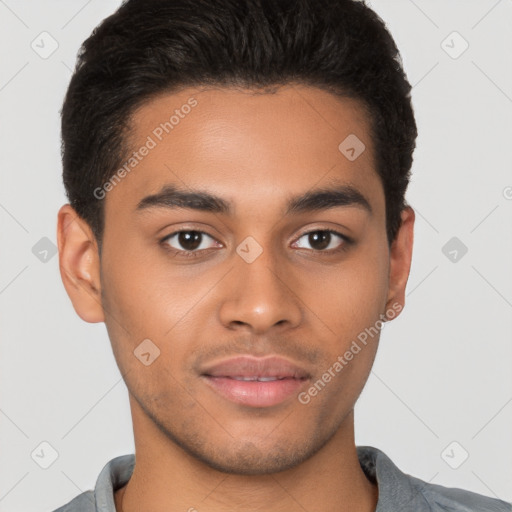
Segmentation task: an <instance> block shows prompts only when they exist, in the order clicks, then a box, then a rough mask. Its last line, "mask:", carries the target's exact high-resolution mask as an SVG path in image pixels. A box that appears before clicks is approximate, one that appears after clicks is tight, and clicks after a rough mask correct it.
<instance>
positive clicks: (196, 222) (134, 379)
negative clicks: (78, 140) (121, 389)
mask: <svg viewBox="0 0 512 512" xmlns="http://www.w3.org/2000/svg"><path fill="white" fill-rule="evenodd" d="M173 114H174V118H172V117H171V116H172V115H173ZM166 122H167V125H166V124H165V123H166ZM132 126H133V134H132V137H131V141H130V143H131V145H132V148H133V151H135V152H136V155H132V158H133V160H132V161H129V163H128V165H127V166H126V167H125V172H124V173H123V172H121V173H118V176H117V178H118V179H115V180H114V179H113V180H111V182H110V183H109V184H106V186H105V187H103V188H102V192H98V195H104V197H103V199H101V200H103V201H104V208H105V230H104V235H103V245H102V253H101V258H99V257H97V255H96V253H91V254H92V255H91V257H90V258H89V259H87V263H86V262H84V263H83V265H84V267H82V270H83V269H84V268H86V267H85V266H86V265H89V267H87V272H85V271H84V274H83V275H84V276H85V278H84V279H85V281H86V282H87V283H88V284H89V285H90V286H91V290H92V289H93V288H94V291H90V293H89V296H90V295H91V293H92V294H95V293H96V294H97V295H98V298H99V300H98V301H92V302H91V301H90V302H87V300H88V299H87V298H82V299H79V298H75V299H74V300H73V302H74V305H75V309H76V310H77V312H78V313H79V314H80V315H81V316H82V318H84V319H86V320H88V321H102V320H104V321H105V323H106V326H107V329H108V334H109V337H110V339H111V342H112V347H113V351H114V355H115V357H116V361H117V364H118V366H119V368H120V370H121V373H122V374H123V375H124V378H125V382H126V384H127V387H128V390H129V392H130V394H131V399H132V401H133V404H134V405H135V407H133V408H132V414H133V415H136V416H140V418H141V419H142V418H144V421H145V422H146V423H147V422H150V423H151V424H152V425H156V426H157V427H158V429H159V432H161V433H162V434H163V435H164V436H165V439H166V440H168V441H169V442H171V443H173V444H174V445H178V446H179V447H181V448H182V449H184V450H185V452H187V453H188V454H191V455H193V456H194V457H195V458H196V459H199V460H201V461H203V462H205V463H207V464H208V465H209V466H211V467H214V468H217V469H220V470H222V471H226V472H234V473H240V474H263V473H269V472H275V471H280V470H283V469H286V468H290V467H293V466H296V465H297V464H299V463H301V462H303V461H305V460H307V459H308V458H310V457H311V456H312V455H313V454H315V453H317V452H318V451H319V450H320V449H322V448H323V447H324V446H325V445H326V444H327V443H328V442H329V441H330V440H331V439H333V438H334V437H335V436H336V435H337V433H339V432H341V431H342V430H343V429H344V428H346V425H347V422H349V421H352V416H351V412H352V409H353V407H354V404H355V402H356V400H357V398H358V396H359V394H360V392H361V390H362V388H363V386H364V384H365V382H366V380H367V377H368V374H369V372H370V369H371V366H372V363H373V360H374V357H375V353H376V350H377V345H378V339H379V334H378V333H377V334H375V332H376V330H378V328H379V327H380V326H382V323H383V322H382V320H383V318H384V315H386V314H388V316H389V313H390V311H391V312H392V316H397V315H398V313H399V311H400V309H401V307H402V303H403V290H404V288H405V284H406V280H407V275H408V272H409V264H410V252H411V251H410V250H411V243H412V237H411V229H412V226H411V224H410V222H409V221H406V222H405V223H404V226H403V227H402V234H401V235H400V236H401V237H402V238H400V237H399V239H398V241H397V242H396V244H395V245H394V246H393V247H394V249H393V248H392V249H391V251H390V247H389V246H388V241H387V238H386V224H385V197H384V192H383V187H382V183H381V181H380V178H379V177H378V175H377V173H376V170H375V154H374V149H373V145H372V141H371V138H370V125H369V119H368V118H367V116H366V114H365V111H364V110H363V108H362V107H361V105H360V104H359V103H358V102H357V101H356V100H351V99H341V98H338V97H335V96H333V95H331V94H329V93H327V92H324V91H321V90H319V89H316V88H312V87H305V86H293V87H292V86H288V87H282V88H279V89H278V90H277V92H275V93H274V94H255V93H254V92H253V91H235V90H231V89H202V90H198V89H184V90H182V91H180V92H179V93H175V94H172V95H163V96H160V97H158V98H154V99H153V100H151V101H150V102H147V103H145V104H144V105H143V106H141V107H140V108H139V109H138V110H137V111H136V112H135V114H134V116H133V119H132ZM347 137H350V138H349V139H347ZM354 137H357V139H355V138H354ZM345 139H347V140H348V142H346V143H344V144H345V145H343V144H342V147H341V149H340V148H339V146H340V144H341V143H343V141H345ZM361 143H362V144H364V150H363V151H362V152H361V149H362V148H363V146H362V145H361ZM144 147H145V148H146V150H144V149H142V148H144ZM350 148H353V150H351V149H350ZM129 156H130V155H129ZM129 156H128V157H127V160H128V158H129ZM354 157H355V158H354ZM103 191H104V192H103ZM197 194H199V195H197ZM406 220H407V219H406ZM409 220H410V217H409ZM64 224H65V223H63V225H64ZM404 230H407V234H408V238H407V236H406V235H404ZM62 231H65V228H63V229H62ZM84 232H85V231H84ZM77 236H78V235H77ZM64 239H65V235H64V234H63V235H61V241H60V242H59V243H60V248H61V253H62V255H63V256H62V258H63V259H62V261H61V267H66V265H67V264H69V266H70V267H73V264H74V263H72V262H71V259H70V260H69V261H68V262H67V261H66V260H65V256H64V253H65V252H66V249H65V245H66V244H65V242H64V241H63V240H64ZM91 250H92V249H91ZM393 251H395V252H393ZM95 258H97V259H95ZM75 260H76V258H75ZM95 262H97V266H95V265H96V263H95ZM73 268H74V267H73ZM72 273H73V272H72V271H70V272H65V274H66V275H67V276H68V277H69V274H72ZM63 276H64V274H63ZM87 279H90V281H87ZM95 279H97V280H96V281H95ZM92 282H95V284H91V283H92ZM78 288H80V287H78ZM82 288H83V286H82ZM68 291H69V288H68ZM79 293H81V292H80V291H77V290H75V291H72V292H70V295H71V296H72V298H73V296H74V294H75V295H76V294H79ZM376 328H377V329H376ZM369 332H370V333H371V334H368V333H369ZM365 333H366V334H365ZM356 347H358V348H356ZM136 421H137V418H135V417H134V423H135V422H136Z"/></svg>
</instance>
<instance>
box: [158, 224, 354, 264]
mask: <svg viewBox="0 0 512 512" xmlns="http://www.w3.org/2000/svg"><path fill="white" fill-rule="evenodd" d="M192 231H193V232H196V233H200V234H202V235H206V236H208V237H210V238H212V239H213V240H215V241H217V240H216V239H215V237H213V236H211V235H210V234H208V233H206V232H205V231H200V230H198V229H181V230H179V231H174V232H173V233H171V234H169V235H167V236H165V237H164V238H162V240H160V243H161V244H162V245H163V246H164V249H165V250H167V251H169V252H171V253H173V254H174V255H175V256H180V257H185V258H197V257H199V256H201V253H202V252H203V251H208V250H209V249H201V250H199V251H198V250H194V251H180V250H178V249H174V248H173V247H171V246H170V245H169V244H166V243H165V242H167V241H168V240H170V239H171V238H172V237H173V236H175V235H178V234H180V233H188V232H192ZM319 232H325V233H331V234H333V235H337V236H339V237H340V238H341V239H342V240H343V243H342V244H341V246H340V247H338V248H337V249H330V250H328V251H326V250H315V249H306V250H308V251H313V252H316V253H319V254H326V255H327V256H329V255H333V254H338V253H340V252H344V251H346V250H347V249H348V247H349V246H350V245H352V244H353V243H354V240H353V239H352V238H349V237H348V236H346V235H343V234H341V233H339V232H338V231H335V230H333V229H313V230H311V231H306V232H305V233H302V235H300V236H299V237H298V238H297V240H300V239H301V238H302V237H304V236H306V235H310V234H311V233H319ZM213 250H215V249H213Z"/></svg>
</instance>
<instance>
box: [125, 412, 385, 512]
mask: <svg viewBox="0 0 512 512" xmlns="http://www.w3.org/2000/svg"><path fill="white" fill-rule="evenodd" d="M133 412H134V411H133V409H132V414H133ZM133 425H134V435H135V447H136V465H135V468H134V471H133V474H132V476H131V478H130V480H129V482H128V483H127V484H126V485H125V487H123V488H122V489H120V490H118V491H117V492H116V493H115V505H116V511H117V512H135V511H137V510H151V511H154V512H160V511H162V512H163V511H166V512H174V511H188V512H202V511H206V510H208V512H227V511H231V510H238V511H240V512H246V511H247V512H249V511H254V510H265V511H266V512H285V511H286V512H295V511H297V512H299V511H300V512H304V510H316V511H321V512H334V511H336V512H349V511H351V512H354V511H356V512H374V511H375V508H376V505H377V499H378V489H377V486H376V485H374V484H372V483H371V482H370V481H369V480H368V479H367V478H366V476H365V474H364V472H363V470H362V469H361V466H360V464H359V459H358V457H357V451H356V446H355V443H354V416H353V411H351V412H350V413H349V414H348V415H347V417H346V418H345V421H344V422H343V424H342V426H341V427H340V428H339V429H338V431H337V432H336V433H335V434H334V436H333V437H332V438H331V439H330V440H329V442H328V443H327V444H326V445H325V446H324V447H323V448H322V449H321V450H320V451H318V452H317V453H316V454H315V455H313V456H312V457H310V458H309V459H308V460H306V461H305V462H303V463H302V464H300V465H299V466H296V467H294V468H292V469H288V470H286V471H281V472H279V473H273V474H268V475H255V476H252V475H251V476H247V475H235V474H227V473H222V472H219V471H217V470H215V469H212V468H211V467H209V466H207V465H206V464H204V463H202V462H200V461H198V460H197V459H195V458H193V457H191V456H190V455H189V454H187V453H186V452H185V451H184V450H183V449H181V448H180V447H179V446H177V445H176V444H175V443H173V442H172V441H170V440H169V439H168V438H167V437H166V436H165V435H164V434H163V433H162V432H161V431H159V430H158V428H156V427H155V426H154V425H153V424H152V423H151V422H150V420H149V419H147V418H146V417H143V416H142V415H133ZM142 433H144V435H142ZM138 434H139V435H138Z"/></svg>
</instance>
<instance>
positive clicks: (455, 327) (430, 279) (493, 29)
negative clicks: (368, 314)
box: [0, 0, 512, 512]
mask: <svg viewBox="0 0 512 512" xmlns="http://www.w3.org/2000/svg"><path fill="white" fill-rule="evenodd" d="M118 5H119V2H118V1H112V0H110V1H105V0H101V1H100V0H89V1H64V0H61V1H58V0H52V1H49V0H48V1H44V2H30V1H23V2H22V1H15V0H0V42H1V44H0V47H1V50H0V51H1V66H0V73H1V74H0V109H1V110H0V113H1V114H0V115H1V121H0V144H1V151H0V172H1V173H2V175H1V184H2V186H1V188H0V223H1V226H0V227H1V229H0V232H1V235H0V236H1V265H0V314H1V324H0V325H1V331H0V332H1V341H2V343H1V357H0V393H1V395H0V429H1V438H0V454H1V455H0V457H1V458H0V511H1V512H5V511H10V512H17V511H22V510H23V511H24V512H31V511H36V510H37V511H43V510H53V509H54V508H56V507H57V506H60V505H62V504H64V503H65V502H67V501H69V500H70V499H72V498H73V497H74V496H75V495H77V494H79V493H80V492H82V491H84V490H86V489H90V488H93V486H94V484H95V481H96V478H97V476H98V474H99V472H100V470H101V469H102V467H103V466H104V464H105V463H106V462H107V461H108V460H109V459H111V458H113V457H115V456H117V455H121V454H125V453H131V452H133V436H132V429H131V417H130V412H129V407H128V398H127V391H126V387H125V385H124V383H123V381H122V380H121V376H120V373H119V371H118V369H117V366H116V364H115V361H114V358H113V355H112V352H111V348H110V344H109V340H108V337H107V334H106V330H105V327H104V325H103V324H87V323H84V322H83V321H82V320H80V318H79V317H78V316H77V315H76V314H75V312H74V310H73V308H72V306H71V303H70V301H69V299H68V297H67V295H66V294H65V291H64V288H63V286H62V283H61V280H60V275H59V271H58V258H57V256H53V257H50V256H51V253H48V255H47V259H48V261H46V262H43V261H40V259H39V258H40V257H43V256H44V253H41V251H42V249H41V248H39V258H38V257H36V255H35V254H33V252H32V248H33V247H34V245H35V244H36V243H38V242H39V241H40V239H41V238H43V237H47V238H49V239H50V240H51V241H53V242H54V243H55V242H56V236H55V231H56V229H55V227H56V214H57V210H58V208H59V207H60V205H61V204H63V203H64V202H65V196H64V192H63V186H62V184H61V176H60V173H61V164H60V153H59V151H60V139H59V137H60V132H59V130H60V124H59V123H60V119H59V109H60V107H61V104H62V99H63V96H64V92H65V90H66V87H67V84H68V82H69V79H70V76H71V69H72V68H73V66H74V61H75V56H76V52H77V50H78V48H79V45H80V44H81V42H82V41H83V40H84V39H85V38H86V37H87V36H88V35H89V34H90V32H91V30H92V29H93V27H94V26H96V25H97V24H98V23H99V22H100V21H101V20H102V19H103V18H104V17H106V16H107V15H109V14H111V13H112V12H113V11H114V10H115V9H116V8H117V6H118ZM372 7H373V8H374V9H375V10H376V11H377V12H378V13H379V14H380V15H381V16H382V17H383V19H384V20H385V21H386V23H387V24H388V26H389V28H390V30H391V33H392V34H393V36H394V37H395V40H396V42H397V44H398V46H399V48H400V49H401V53H402V56H403V60H404V66H405V69H406V72H407V74H408V77H409V79H410V81H411V83H412V84H413V85H414V88H413V102H414V107H415V112H416V116H417V123H418V128H419V132H420V135H419V138H418V144H417V150H416V152H415V161H414V165H413V179H412V183H411V185H410V189H409V191H408V195H407V197H408V200H409V202H410V203H411V204H412V206H413V207H414V208H415V210H416V213H417V222H416V228H415V249H414V258H413V265H412V270H411V275H410V279H409V284H408V289H407V304H406V308H405V310H404V312H403V314H402V315H401V316H400V317H399V318H398V319H396V320H394V321H393V322H391V323H389V324H387V325H386V326H385V328H384V330H383V333H382V338H381V346H380V349H379V353H378V355H377V360H376V363H375V366H374V369H373V372H372V374H371V376H370V379H369V381H368V384H367V386H366V388H365V390H364V391H363V394H362V395H361V398H360V401H359V403H358V405H357V408H356V432H357V434H356V442H357V444H359V445H363V444H370V445H373V446H376V447H379V448H380V449H382V450H383V451H385V452H386V453H387V454H388V455H389V456H390V457H391V458H392V459H393V460H394V461H395V463H396V464H397V465H398V466H399V467H400V468H401V469H402V470H403V471H405V472H407V473H410V474H413V475H415V476H417V477H419V478H422V479H424V480H427V481H429V482H433V483H438V484H441V485H446V486H454V487H463V488H466V489H469V490H472V491H476V492H479V493H482V494H485V495H488V496H497V497H500V498H501V499H505V500H507V501H510V500H512V486H511V482H512V440H511V436H512V434H511V432H512V376H511V374H512V372H511V361H512V348H511V338H512V336H511V335H512V326H511V312H512V309H511V308H512V287H511V284H512V279H511V262H512V260H511V256H512V247H511V246H512V229H511V228H512V225H511V224H512V223H511V214H512V173H511V170H512V166H511V164H512V143H511V141H512V123H511V120H512V65H511V60H512V30H511V28H512V27H511V22H512V0H500V1H496V0H478V1H476V0H473V1H468V0H458V1H455V0H452V1H447V0H436V1H434V0H415V1H412V0H373V2H372ZM43 31H46V32H48V33H49V34H51V38H53V39H55V40H56V41H57V43H58V48H57V49H56V51H55V52H54V53H53V54H52V55H50V56H49V57H48V58H42V57H40V55H39V54H38V53H36V52H35V51H34V50H33V49H32V47H31V43H32V42H33V41H35V42H34V45H38V47H39V51H40V52H42V51H43V50H44V51H48V50H49V49H51V44H52V42H51V39H50V38H49V37H48V36H40V34H41V32H43ZM453 31H456V32H458V33H459V34H460V35H461V36H462V38H464V40H466V41H467V43H468V44H469V48H468V49H467V50H466V51H465V52H464V53H462V54H461V55H460V56H458V57H457V58H453V57H454V56H456V55H457V54H458V53H459V52H460V50H461V49H463V44H464V41H463V40H462V39H460V38H459V37H458V36H457V35H455V36H454V35H450V34H452V32H453ZM448 36H449V37H448ZM447 37H448V39H446V38H447ZM43 38H46V39H43ZM443 41H445V43H442V42H443ZM445 50H446V51H445ZM447 51H448V52H449V53H451V56H450V55H449V54H448V53H447ZM452 237H457V238H458V239H459V240H460V241H461V242H463V243H464V244H465V245H466V246H467V248H468V252H467V254H465V255H464V256H462V257H460V255H461V253H460V252H459V253H458V256H459V257H458V261H456V262H453V261H450V259H449V258H448V257H447V256H445V254H444V253H443V251H442V249H443V247H444V246H445V244H446V243H447V242H448V241H449V240H450V239H451V238H452ZM41 243H44V242H41ZM37 247H39V246H37ZM43 249H44V247H43ZM35 252H36V253H38V251H35ZM43 441H46V442H48V443H49V444H50V445H51V446H52V447H53V448H54V449H55V450H56V451H57V452H58V457H57V459H56V460H55V461H54V462H53V463H52V464H51V465H50V466H49V467H48V468H47V469H43V468H41V467H40V465H39V464H42V463H44V462H45V461H46V463H49V462H51V450H50V449H49V448H48V447H47V446H46V447H45V446H44V445H43V446H42V447H41V446H40V443H41V442H43ZM454 441H455V442H456V444H451V443H453V442H454ZM447 447H448V448H447ZM34 450H35V453H36V454H39V455H40V456H39V457H37V456H36V455H34V456H33V457H34V458H33V457H32V455H31V454H32V453H33V452H34ZM41 450H42V451H41ZM465 452H467V453H468V454H469V457H468V458H467V460H465V461H464V462H463V463H462V464H461V465H460V466H459V467H458V468H457V469H453V468H452V467H450V465H449V464H448V462H449V463H450V464H451V465H452V466H456V465H458V464H460V462H461V460H462V459H463V457H464V455H465ZM43 454H44V456H43ZM36 461H37V462H36ZM38 463H39V464H38Z"/></svg>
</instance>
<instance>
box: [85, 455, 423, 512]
mask: <svg viewBox="0 0 512 512" xmlns="http://www.w3.org/2000/svg"><path fill="white" fill-rule="evenodd" d="M357 455H358V458H359V463H360V465H361V468H362V470H363V471H364V473H365V475H366V476H367V477H368V478H369V479H370V480H371V481H372V482H373V483H376V484H377V486H378V488H379V498H378V503H377V508H376V510H375V512H387V510H389V509H388V507H389V505H390V504H393V503H396V502H397V500H400V498H401V499H403V496H410V499H411V501H410V504H409V507H408V509H409V510H415V511H418V512H421V511H422V510H429V508H426V509H425V505H426V503H425V499H424V497H423V495H422V493H421V492H419V491H420V489H419V488H418V486H416V485H415V484H414V483H415V482H416V481H418V482H419V480H417V479H416V478H414V477H411V476H409V475H406V474H404V473H403V472H402V471H400V470H399V469H398V467H397V466H396V465H395V464H394V463H393V462H392V461H391V459H390V458H389V457H388V456H387V455H386V454H385V453H384V452H382V451H381V450H379V449H378V448H375V447H373V446H357ZM134 467H135V455H134V454H128V455H120V456H119V457H115V458H114V459H112V460H110V461H109V462H108V463H107V464H106V465H105V466H104V467H103V469H102V470H101V473H100V474H99V476H98V479H97V481H96V487H95V489H94V496H95V500H96V512H115V510H116V508H115V504H114V492H115V491H116V490H118V489H120V488H121V487H123V486H124V485H126V484H127V483H128V481H129V480H130V477H131V476H132V473H133V469H134Z"/></svg>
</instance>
